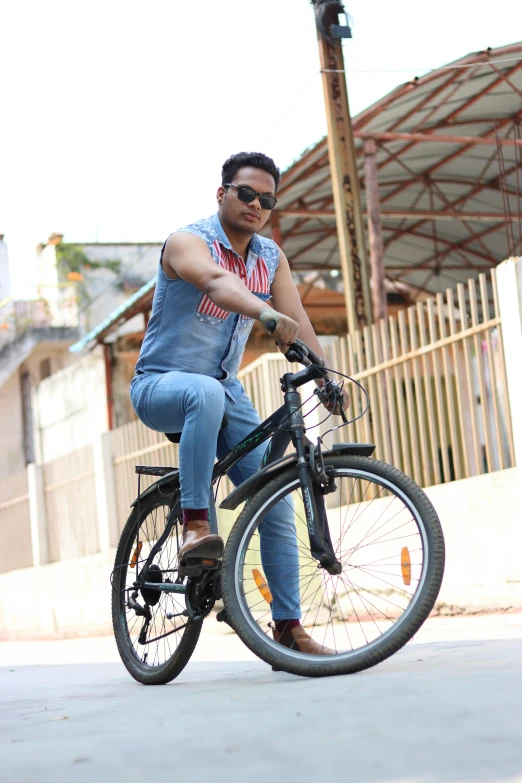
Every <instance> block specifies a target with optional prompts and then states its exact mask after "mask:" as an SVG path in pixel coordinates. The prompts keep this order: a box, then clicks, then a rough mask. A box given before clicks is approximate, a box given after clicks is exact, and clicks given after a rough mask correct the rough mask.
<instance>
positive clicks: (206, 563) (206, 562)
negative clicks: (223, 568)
mask: <svg viewBox="0 0 522 783" xmlns="http://www.w3.org/2000/svg"><path fill="white" fill-rule="evenodd" d="M216 563H217V560H210V559H208V558H203V559H202V560H201V565H204V566H215V565H216Z"/></svg>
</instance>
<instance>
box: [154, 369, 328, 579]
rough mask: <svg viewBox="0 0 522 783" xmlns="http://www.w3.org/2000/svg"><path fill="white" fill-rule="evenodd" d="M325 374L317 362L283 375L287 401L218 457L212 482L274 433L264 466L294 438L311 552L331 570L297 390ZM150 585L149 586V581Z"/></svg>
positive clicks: (158, 545) (160, 541)
mask: <svg viewBox="0 0 522 783" xmlns="http://www.w3.org/2000/svg"><path fill="white" fill-rule="evenodd" d="M322 377H324V372H323V371H322V370H320V369H319V368H318V367H317V366H316V365H311V366H309V367H306V368H305V369H304V370H300V371H299V372H297V373H286V374H285V375H283V377H282V379H281V388H282V390H283V392H284V403H283V405H282V406H281V407H280V408H278V409H277V410H276V411H275V412H274V413H272V415H271V416H269V417H268V418H267V419H265V421H263V422H261V424H260V425H259V426H258V427H256V429H255V430H252V432H251V433H249V435H247V437H246V438H244V439H243V440H242V441H241V442H240V443H238V444H237V446H234V448H233V449H232V450H231V451H230V452H229V453H228V454H227V455H226V456H225V457H222V458H221V459H220V460H218V462H217V463H216V464H215V465H214V469H213V471H212V484H213V485H214V484H215V483H216V481H218V479H220V478H222V477H223V476H224V475H226V473H228V471H229V470H230V469H231V468H233V467H234V465H236V464H237V463H238V462H239V461H240V460H241V459H243V457H245V456H246V455H247V454H249V453H250V452H251V451H253V450H254V449H256V448H257V447H258V446H259V445H260V444H261V443H264V441H266V440H268V439H269V438H270V437H272V440H271V442H270V443H269V445H268V447H267V449H266V451H265V454H264V456H263V460H262V463H261V467H266V466H267V465H269V464H271V463H272V462H275V461H276V460H278V459H280V458H281V457H282V456H283V455H284V453H285V451H286V449H287V448H288V445H289V443H290V441H292V442H293V445H294V447H295V450H296V453H297V469H298V473H299V480H300V485H301V488H302V492H303V503H304V509H305V515H306V525H307V528H308V535H309V538H310V552H311V554H312V557H314V558H315V559H316V560H318V561H319V562H320V563H321V565H322V566H324V567H325V568H326V569H327V570H329V569H330V568H332V567H337V566H336V564H337V559H336V558H335V554H334V552H333V547H332V543H331V538H330V532H329V530H328V521H327V517H326V512H325V508H324V502H322V503H321V504H320V509H318V505H319V503H318V501H319V499H320V497H321V500H322V495H321V496H320V489H319V487H318V486H317V485H315V484H314V482H313V480H312V476H311V474H310V469H309V465H308V460H307V457H306V447H307V445H308V446H309V445H310V441H309V440H308V439H307V438H306V435H305V433H306V427H305V423H304V418H303V415H302V413H301V408H302V401H301V395H300V394H299V392H298V391H297V388H298V387H299V386H302V385H303V384H305V383H308V382H309V381H311V380H314V379H316V378H322ZM285 423H287V426H286V427H285V426H284V425H285ZM212 505H213V498H211V506H212ZM174 511H175V509H174V508H172V510H171V512H170V514H169V518H168V519H167V523H166V525H165V530H164V531H163V533H162V535H161V536H160V538H159V539H158V541H157V542H156V544H155V545H154V546H153V548H152V549H151V551H150V554H149V556H148V558H147V561H146V563H145V564H144V566H143V568H142V569H141V573H145V575H146V574H147V571H148V568H149V566H150V564H151V563H152V561H153V559H154V557H155V556H156V553H157V552H158V551H159V550H160V549H161V547H162V546H163V543H164V541H165V540H166V539H167V537H168V536H169V535H170V531H171V530H172V527H173V525H174V524H175V521H176V518H175V514H174ZM211 511H212V513H215V509H213V508H212V509H211ZM141 573H140V575H141ZM147 587H149V584H148V583H147ZM150 587H151V588H153V589H160V590H161V589H163V588H162V586H161V584H160V585H158V586H155V585H153V584H150ZM176 592H181V590H180V589H179V590H176Z"/></svg>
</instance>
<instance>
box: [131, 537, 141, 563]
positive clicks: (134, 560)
mask: <svg viewBox="0 0 522 783" xmlns="http://www.w3.org/2000/svg"><path fill="white" fill-rule="evenodd" d="M142 546H143V541H139V542H138V546H137V547H136V549H135V550H134V552H133V554H132V558H131V561H130V567H131V568H135V567H136V563H137V562H138V557H139V556H140V552H141V548H142Z"/></svg>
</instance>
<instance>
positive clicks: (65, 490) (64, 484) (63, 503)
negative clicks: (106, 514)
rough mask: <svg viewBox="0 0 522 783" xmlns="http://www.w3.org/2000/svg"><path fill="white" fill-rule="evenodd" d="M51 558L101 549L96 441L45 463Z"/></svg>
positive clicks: (88, 553)
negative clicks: (95, 458)
mask: <svg viewBox="0 0 522 783" xmlns="http://www.w3.org/2000/svg"><path fill="white" fill-rule="evenodd" d="M43 474H44V494H45V505H46V513H47V528H48V533H49V554H50V560H51V562H54V561H56V560H67V559H69V558H72V557H84V556H85V555H92V554H95V553H96V552H98V551H99V535H98V511H97V507H96V485H95V475H94V454H93V447H92V444H90V445H88V446H84V447H83V448H81V449H76V450H75V451H71V452H70V453H69V454H66V455H65V456H63V457H58V458H57V459H54V460H52V461H51V462H47V463H45V464H44V466H43Z"/></svg>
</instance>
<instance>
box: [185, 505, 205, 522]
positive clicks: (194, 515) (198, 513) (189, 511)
mask: <svg viewBox="0 0 522 783" xmlns="http://www.w3.org/2000/svg"><path fill="white" fill-rule="evenodd" d="M194 519H206V520H207V521H208V508H184V509H183V524H184V525H186V524H187V522H192V520H194Z"/></svg>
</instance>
